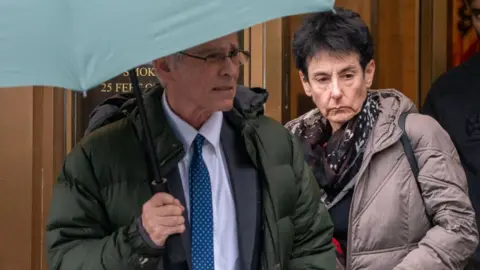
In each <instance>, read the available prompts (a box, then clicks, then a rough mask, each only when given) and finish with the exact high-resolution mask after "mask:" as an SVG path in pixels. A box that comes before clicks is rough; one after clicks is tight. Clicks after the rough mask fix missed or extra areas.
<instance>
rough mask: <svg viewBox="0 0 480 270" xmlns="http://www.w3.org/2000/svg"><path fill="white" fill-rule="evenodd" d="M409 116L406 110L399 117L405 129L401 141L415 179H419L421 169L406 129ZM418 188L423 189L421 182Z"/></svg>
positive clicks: (400, 123)
mask: <svg viewBox="0 0 480 270" xmlns="http://www.w3.org/2000/svg"><path fill="white" fill-rule="evenodd" d="M407 116H408V112H404V113H402V114H401V115H400V118H399V119H398V125H399V126H400V128H401V129H402V131H403V133H402V137H400V142H401V143H402V146H403V151H404V152H405V156H407V160H408V163H410V167H411V168H412V173H413V175H414V176H415V179H417V178H418V173H419V172H420V169H419V168H418V163H417V159H416V158H415V154H414V152H413V149H412V144H411V143H410V138H408V135H407V131H406V130H405V122H406V120H407ZM417 184H418V179H417ZM418 188H419V190H420V191H421V189H420V184H418ZM420 194H421V192H420Z"/></svg>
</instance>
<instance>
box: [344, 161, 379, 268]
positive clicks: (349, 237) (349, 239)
mask: <svg viewBox="0 0 480 270" xmlns="http://www.w3.org/2000/svg"><path fill="white" fill-rule="evenodd" d="M372 156H373V153H370V155H369V156H368V158H367V159H364V161H363V162H364V163H363V164H362V167H361V168H360V170H359V171H358V173H357V175H356V176H355V177H357V179H355V185H354V186H353V194H352V202H351V203H350V208H349V211H348V235H347V256H346V258H345V261H346V267H345V269H346V270H351V256H352V254H351V253H352V212H353V204H354V202H355V197H356V194H357V189H358V188H357V186H358V181H359V180H360V178H361V176H362V175H363V174H364V173H365V170H366V169H367V164H368V163H370V160H371V158H372ZM365 161H368V162H365Z"/></svg>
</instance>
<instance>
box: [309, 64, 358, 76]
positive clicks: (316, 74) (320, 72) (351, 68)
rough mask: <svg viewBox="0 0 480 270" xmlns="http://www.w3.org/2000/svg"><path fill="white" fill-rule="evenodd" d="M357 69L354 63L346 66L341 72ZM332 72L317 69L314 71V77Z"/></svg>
mask: <svg viewBox="0 0 480 270" xmlns="http://www.w3.org/2000/svg"><path fill="white" fill-rule="evenodd" d="M356 70H357V69H356V68H355V66H354V65H349V66H346V67H344V68H343V69H342V70H340V72H339V73H340V74H342V73H345V72H349V71H356ZM331 75H332V74H331V73H329V72H325V71H317V72H314V73H313V77H316V76H331Z"/></svg>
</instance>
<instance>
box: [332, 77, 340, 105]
mask: <svg viewBox="0 0 480 270" xmlns="http://www.w3.org/2000/svg"><path fill="white" fill-rule="evenodd" d="M330 96H331V98H332V99H335V100H338V99H340V98H341V97H342V91H341V89H340V85H339V84H338V79H337V78H334V79H333V80H332V83H331V91H330Z"/></svg>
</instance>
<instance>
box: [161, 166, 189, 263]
mask: <svg viewBox="0 0 480 270" xmlns="http://www.w3.org/2000/svg"><path fill="white" fill-rule="evenodd" d="M167 179H168V182H167V184H168V190H169V192H170V194H171V195H172V196H173V197H175V198H177V199H178V200H179V201H180V203H181V204H182V205H184V206H185V205H186V203H185V195H184V192H183V185H182V180H181V178H180V173H179V172H178V169H174V170H171V172H170V173H169V175H168V178H167ZM183 217H184V218H185V232H184V233H183V234H181V235H174V236H171V237H169V238H168V240H167V243H166V249H167V252H168V257H169V261H170V264H171V265H175V264H177V263H182V262H184V261H187V263H188V266H189V269H192V267H191V265H192V254H191V243H190V241H191V240H190V239H191V231H190V224H189V222H188V212H187V210H186V207H185V211H184V213H183Z"/></svg>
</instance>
